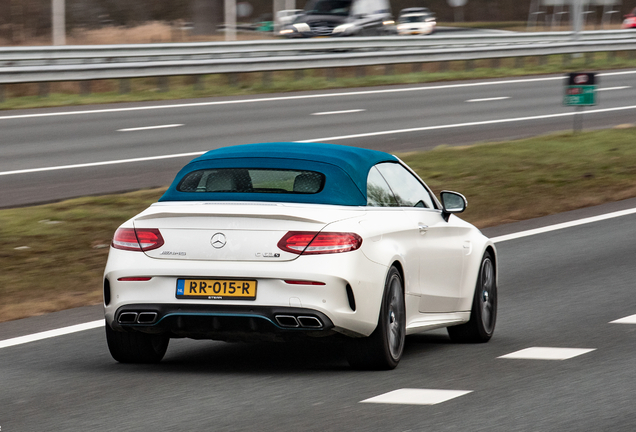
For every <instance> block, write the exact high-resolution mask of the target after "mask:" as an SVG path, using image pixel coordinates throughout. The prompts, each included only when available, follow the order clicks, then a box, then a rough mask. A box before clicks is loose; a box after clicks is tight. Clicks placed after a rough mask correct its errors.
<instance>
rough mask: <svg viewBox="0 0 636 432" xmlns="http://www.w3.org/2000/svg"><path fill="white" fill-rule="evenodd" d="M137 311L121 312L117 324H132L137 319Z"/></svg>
mask: <svg viewBox="0 0 636 432" xmlns="http://www.w3.org/2000/svg"><path fill="white" fill-rule="evenodd" d="M137 315H138V314H137V312H122V313H120V314H119V319H118V320H117V321H118V322H119V324H134V323H135V322H136V321H137Z"/></svg>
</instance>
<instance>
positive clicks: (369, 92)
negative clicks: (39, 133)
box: [0, 71, 636, 120]
mask: <svg viewBox="0 0 636 432" xmlns="http://www.w3.org/2000/svg"><path fill="white" fill-rule="evenodd" d="M633 73H635V74H636V71H634V72H633ZM564 78H566V77H548V78H530V79H522V80H505V81H487V82H477V83H462V84H445V85H438V86H425V87H409V88H397V89H383V90H362V91H354V92H340V93H321V94H313V95H299V96H276V97H269V98H255V99H238V100H229V101H213V102H193V103H186V104H171V105H150V106H143V107H127V108H107V109H99V110H86V111H62V112H50V113H38V114H18V115H8V116H0V120H13V119H25V118H37V117H57V116H69V115H87V114H105V113H116V112H128V111H146V110H158V109H172V108H193V107H206V106H217V105H236V104H250V103H260V102H278V101H289V100H302V99H321V98H337V97H349V96H363V95H372V94H386V93H403V92H414V91H429V90H446V89H453V88H465V87H479V86H494V85H505V84H519V83H530V82H543V81H556V80H559V81H562V80H563V79H564Z"/></svg>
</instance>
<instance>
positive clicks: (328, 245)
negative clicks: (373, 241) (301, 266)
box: [278, 231, 362, 255]
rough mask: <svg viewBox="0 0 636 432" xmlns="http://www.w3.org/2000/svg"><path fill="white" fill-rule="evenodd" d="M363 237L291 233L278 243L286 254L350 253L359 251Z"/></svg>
mask: <svg viewBox="0 0 636 432" xmlns="http://www.w3.org/2000/svg"><path fill="white" fill-rule="evenodd" d="M361 245H362V237H360V236H359V235H358V234H354V233H338V232H335V233H329V232H322V233H318V232H312V231H290V232H288V233H287V234H285V236H284V237H283V238H282V239H280V241H279V242H278V247H279V248H280V249H282V250H284V251H286V252H291V253H295V254H298V255H300V254H303V255H316V254H328V253H340V252H349V251H354V250H356V249H359V248H360V246H361Z"/></svg>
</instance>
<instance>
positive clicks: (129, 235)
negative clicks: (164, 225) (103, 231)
mask: <svg viewBox="0 0 636 432" xmlns="http://www.w3.org/2000/svg"><path fill="white" fill-rule="evenodd" d="M112 245H113V247H114V248H115V249H122V250H128V251H137V252H141V251H149V250H153V249H157V248H160V247H161V246H163V237H162V236H161V233H160V232H159V230H158V229H156V228H141V229H135V228H119V229H117V231H115V236H114V237H113V243H112Z"/></svg>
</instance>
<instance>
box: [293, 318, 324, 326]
mask: <svg viewBox="0 0 636 432" xmlns="http://www.w3.org/2000/svg"><path fill="white" fill-rule="evenodd" d="M298 323H299V324H300V326H301V327H306V328H322V322H320V320H319V319H318V318H316V317H312V316H299V317H298Z"/></svg>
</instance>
